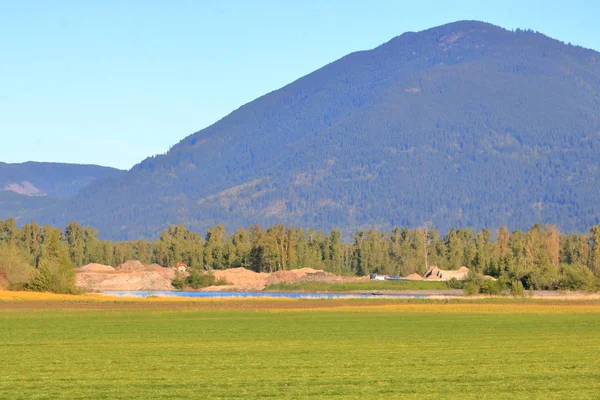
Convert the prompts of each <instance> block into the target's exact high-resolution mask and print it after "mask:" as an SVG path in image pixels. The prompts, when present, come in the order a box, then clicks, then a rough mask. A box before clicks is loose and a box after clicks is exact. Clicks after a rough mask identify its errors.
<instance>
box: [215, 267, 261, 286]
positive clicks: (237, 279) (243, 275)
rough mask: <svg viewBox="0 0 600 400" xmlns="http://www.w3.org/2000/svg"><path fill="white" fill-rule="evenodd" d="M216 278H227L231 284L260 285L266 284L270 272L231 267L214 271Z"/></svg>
mask: <svg viewBox="0 0 600 400" xmlns="http://www.w3.org/2000/svg"><path fill="white" fill-rule="evenodd" d="M213 275H214V276H215V279H216V280H225V281H226V282H227V283H229V284H230V285H235V286H251V287H260V286H263V287H264V285H265V282H266V280H267V278H268V277H269V274H267V273H266V272H254V271H250V270H249V269H246V268H242V267H240V268H231V269H225V270H217V271H213Z"/></svg>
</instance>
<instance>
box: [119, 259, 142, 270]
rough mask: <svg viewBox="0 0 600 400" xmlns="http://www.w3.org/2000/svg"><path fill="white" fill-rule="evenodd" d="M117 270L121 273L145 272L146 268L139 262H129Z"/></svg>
mask: <svg viewBox="0 0 600 400" xmlns="http://www.w3.org/2000/svg"><path fill="white" fill-rule="evenodd" d="M117 269H118V270H120V271H143V270H144V269H145V267H144V264H142V263H141V262H139V261H138V260H129V261H125V262H124V263H123V264H121V265H119V266H118V267H117Z"/></svg>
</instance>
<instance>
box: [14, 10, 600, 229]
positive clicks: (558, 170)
mask: <svg viewBox="0 0 600 400" xmlns="http://www.w3.org/2000/svg"><path fill="white" fill-rule="evenodd" d="M599 160H600V54H599V53H597V52H595V51H591V50H586V49H583V48H580V47H575V46H571V45H566V44H563V43H561V42H559V41H556V40H553V39H550V38H548V37H546V36H544V35H542V34H538V33H534V32H530V31H517V32H511V31H507V30H504V29H502V28H499V27H496V26H493V25H489V24H485V23H481V22H472V21H464V22H457V23H452V24H449V25H445V26H441V27H437V28H433V29H430V30H427V31H423V32H419V33H405V34H403V35H401V36H399V37H396V38H394V39H392V40H391V41H389V42H388V43H385V44H383V45H381V46H380V47H378V48H376V49H373V50H370V51H363V52H357V53H353V54H350V55H348V56H346V57H344V58H342V59H340V60H338V61H336V62H333V63H331V64H329V65H327V66H325V67H323V68H321V69H319V70H318V71H315V72H314V73H312V74H310V75H307V76H305V77H303V78H301V79H299V80H297V81H295V82H293V83H291V84H290V85H288V86H286V87H284V88H282V89H280V90H277V91H274V92H272V93H269V94H267V95H265V96H263V97H260V98H258V99H256V100H255V101H253V102H251V103H249V104H246V105H244V106H243V107H241V108H239V109H238V110H236V111H234V112H232V113H231V114H230V115H228V116H227V117H225V118H223V119H222V120H220V121H218V122H217V123H215V124H214V125H212V126H210V127H208V128H206V129H204V130H201V131H199V132H197V133H195V134H193V135H191V136H188V137H187V138H185V139H183V140H182V141H181V142H179V143H178V144H176V145H175V146H173V147H172V149H171V150H170V151H169V152H168V153H167V154H165V155H160V156H156V157H150V158H148V159H146V160H144V161H143V162H141V163H140V164H138V165H137V166H135V167H134V168H133V169H132V170H131V171H129V172H127V173H124V174H121V175H118V176H116V177H114V178H110V179H104V180H100V181H98V182H96V183H94V184H92V185H90V186H88V187H86V188H85V189H83V190H82V191H81V192H80V193H78V194H77V195H76V196H74V197H73V198H72V199H71V200H70V201H68V202H67V203H66V204H64V205H59V206H57V207H55V208H54V209H52V210H51V211H45V212H42V213H35V214H32V215H30V216H28V217H27V218H29V219H33V218H37V219H38V222H40V221H41V222H49V223H53V224H56V225H59V226H61V225H64V224H65V223H66V222H67V221H69V220H73V219H77V220H78V221H79V222H80V223H83V224H92V225H93V226H95V227H96V228H98V229H99V230H100V231H101V232H103V233H104V234H105V235H106V236H107V237H111V238H123V239H124V238H129V239H133V238H138V237H141V236H146V237H156V236H157V235H158V232H159V231H160V229H162V228H164V227H165V226H166V224H167V223H184V224H186V225H187V226H190V227H192V228H193V229H197V230H201V229H205V228H207V227H209V226H211V225H215V224H218V223H224V224H225V225H226V227H227V228H228V229H235V228H236V227H238V226H247V225H249V224H253V223H260V224H262V225H269V224H273V223H278V222H284V223H289V224H294V225H299V226H312V227H318V228H323V229H328V228H331V227H338V228H340V229H342V231H344V232H346V233H349V232H352V231H353V230H354V229H357V228H360V227H381V228H386V229H387V228H389V227H391V226H394V225H407V226H410V227H415V226H421V225H423V224H431V225H433V226H435V227H437V228H438V229H440V230H441V231H445V230H446V229H448V228H449V227H452V226H461V227H464V226H471V227H474V228H478V229H479V228H483V227H488V228H497V227H499V226H500V225H508V226H509V228H511V229H514V228H526V227H529V226H530V225H531V224H533V223H535V222H542V223H556V224H558V226H559V228H561V229H562V230H563V231H574V230H583V229H586V228H587V227H588V226H590V225H593V224H598V223H599V222H600V219H599V216H600V201H598V198H599V197H600V196H599V195H600V162H599ZM24 220H25V218H24V219H22V221H24Z"/></svg>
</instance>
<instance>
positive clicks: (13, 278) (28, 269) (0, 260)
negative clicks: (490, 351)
mask: <svg viewBox="0 0 600 400" xmlns="http://www.w3.org/2000/svg"><path fill="white" fill-rule="evenodd" d="M33 272H34V270H33V267H32V266H31V265H29V263H28V262H27V259H26V257H25V256H24V255H23V254H22V253H21V252H20V251H19V249H18V248H17V247H16V246H14V245H13V244H10V245H0V285H1V283H2V282H6V284H7V286H6V288H7V289H11V290H19V289H23V288H25V286H26V285H27V283H28V282H29V280H30V279H31V276H32V275H33Z"/></svg>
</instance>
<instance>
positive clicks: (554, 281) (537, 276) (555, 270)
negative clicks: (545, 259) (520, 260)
mask: <svg viewBox="0 0 600 400" xmlns="http://www.w3.org/2000/svg"><path fill="white" fill-rule="evenodd" d="M527 281H528V282H529V286H530V287H533V288H534V289H538V290H555V289H556V288H557V287H558V283H559V281H560V268H559V267H558V266H557V265H552V264H546V265H540V266H538V267H536V268H534V269H533V271H531V273H530V274H529V276H528V277H527Z"/></svg>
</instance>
